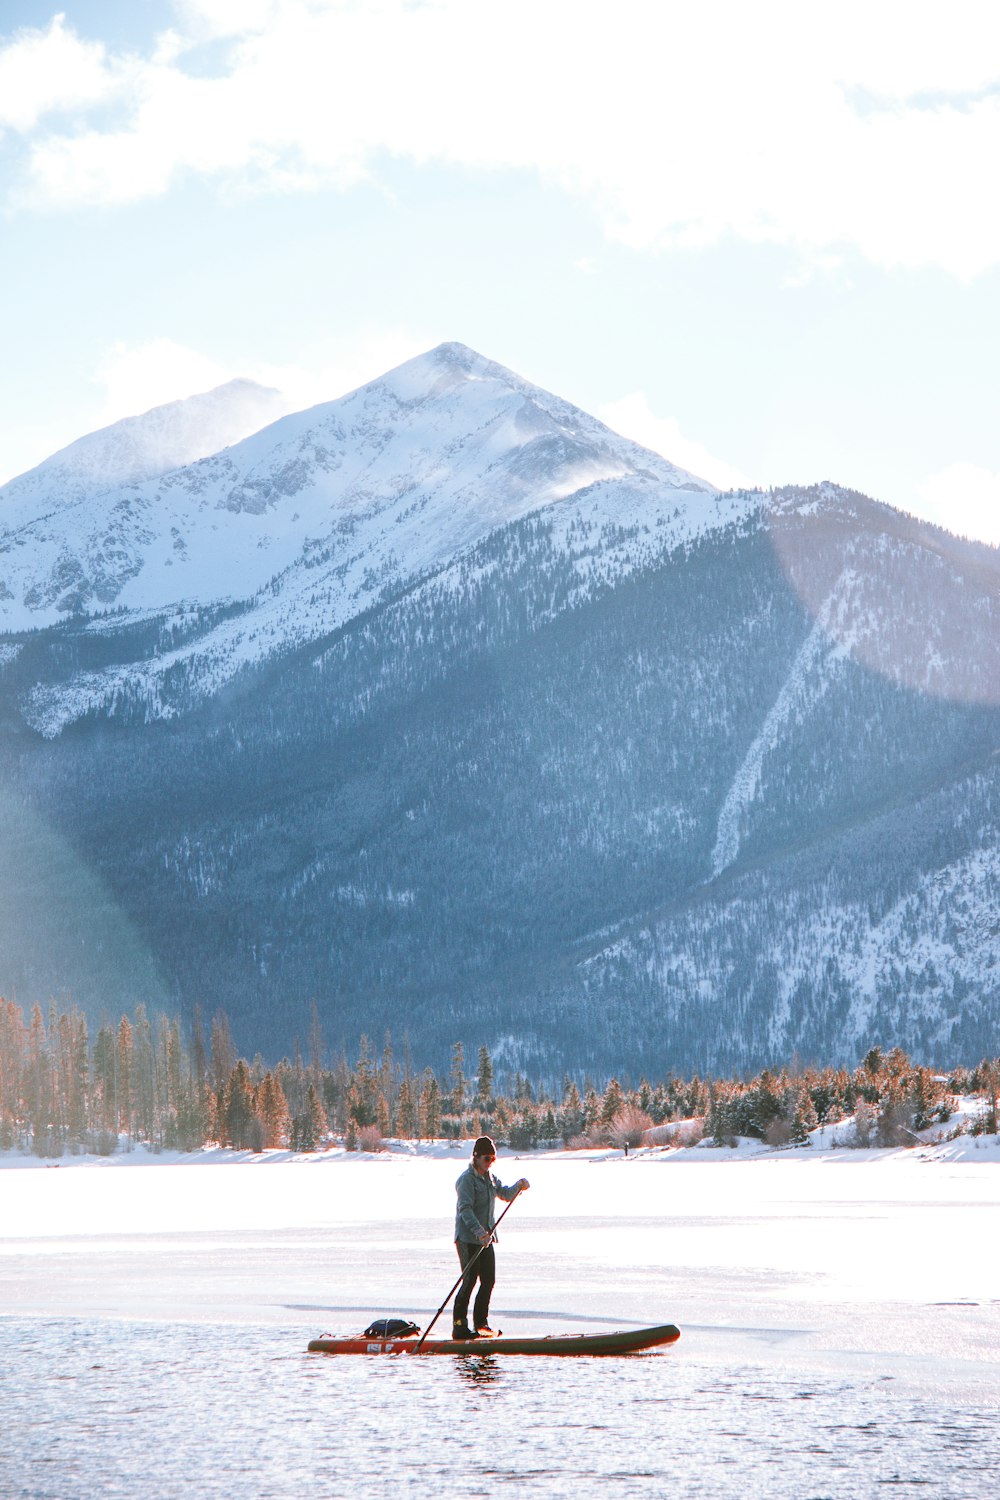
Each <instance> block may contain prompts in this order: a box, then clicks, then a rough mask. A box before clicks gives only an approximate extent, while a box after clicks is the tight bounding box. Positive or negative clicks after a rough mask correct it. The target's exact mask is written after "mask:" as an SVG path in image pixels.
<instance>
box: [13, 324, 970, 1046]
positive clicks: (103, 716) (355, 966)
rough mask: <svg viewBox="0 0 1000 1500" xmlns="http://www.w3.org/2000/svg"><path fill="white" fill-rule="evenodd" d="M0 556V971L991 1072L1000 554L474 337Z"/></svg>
mask: <svg viewBox="0 0 1000 1500" xmlns="http://www.w3.org/2000/svg"><path fill="white" fill-rule="evenodd" d="M175 532H176V535H175ZM175 543H177V544H178V545H175ZM46 549H48V550H46ZM88 549H89V550H88ZM60 559H63V560H64V562H65V568H64V570H63V572H62V574H61V576H60V578H59V579H58V580H56V579H54V577H53V568H54V567H55V566H56V564H57V563H59V560H60ZM167 561H169V562H170V564H171V566H169V567H168V566H166V563H167ZM4 563H5V565H8V564H9V566H10V567H11V568H13V567H15V566H16V567H17V568H19V569H20V570H21V571H20V573H18V574H17V577H16V578H15V577H14V575H13V574H12V573H11V572H6V573H5V574H3V575H0V576H3V577H5V578H9V579H12V581H13V582H15V583H16V585H17V587H12V588H11V589H10V593H11V595H12V597H11V598H8V599H7V600H6V605H7V607H8V609H9V610H10V611H11V612H12V617H16V618H17V619H19V620H21V621H29V622H34V627H33V628H31V629H28V628H23V629H20V630H19V631H14V632H10V633H8V635H7V636H6V638H3V639H0V786H2V787H3V788H4V792H5V796H6V799H7V800H6V802H5V803H0V813H2V814H3V816H4V819H5V821H4V829H5V841H4V840H0V843H3V852H4V858H5V861H6V864H5V868H6V869H7V870H8V871H9V872H10V874H11V878H16V876H17V872H19V871H21V872H30V878H26V880H25V885H24V890H23V891H22V892H21V899H20V903H19V905H18V907H17V911H16V919H12V920H11V921H10V922H8V923H7V924H6V925H5V926H4V929H3V931H2V932H0V992H2V990H3V989H4V988H8V987H16V989H17V993H18V995H19V996H20V997H22V998H24V999H29V998H34V997H35V996H36V995H38V996H39V998H41V999H42V1000H43V1001H44V1000H46V999H47V998H48V996H49V995H50V994H53V993H59V992H60V991H62V990H66V989H68V990H71V991H72V992H73V993H74V995H75V996H77V997H78V998H79V1000H80V1002H81V1003H83V1004H86V1005H89V1006H90V1007H91V1008H92V1009H93V1010H94V1012H95V1014H97V1013H99V1011H100V1008H101V1007H102V1006H105V1007H107V1006H112V1005H114V1004H117V1003H119V995H120V996H121V1000H122V1003H127V1004H129V1005H130V1004H132V1003H133V1002H134V997H135V993H136V990H135V985H136V983H139V982H140V980H139V979H138V978H137V976H145V978H142V980H141V984H142V985H145V986H147V987H148V988H147V990H146V991H145V992H148V993H149V994H150V995H153V994H154V993H155V994H168V995H176V996H177V997H178V999H179V1003H180V1004H181V1005H182V1007H184V1008H186V1009H189V1008H190V1007H191V1006H192V1005H193V1004H194V1003H196V1002H200V1003H202V1004H204V1005H206V1006H209V1005H210V1006H211V1007H212V1008H214V1007H215V1006H216V1005H220V1004H222V1005H225V1006H226V1008H227V1010H228V1011H229V1014H230V1017H231V1020H232V1022H233V1025H234V1029H235V1032H236V1035H237V1036H238V1038H239V1040H240V1045H241V1046H244V1047H246V1048H249V1049H250V1050H251V1051H252V1050H253V1048H254V1047H258V1046H259V1047H260V1049H261V1050H262V1052H264V1053H265V1054H267V1055H280V1053H281V1052H282V1051H285V1050H287V1048H288V1046H289V1045H290V1043H289V1037H294V1035H295V1034H296V1033H297V1034H298V1035H300V1036H303V1035H305V1034H306V1032H307V1030H308V1026H309V1009H310V1006H311V1003H312V1001H313V1000H314V999H315V1000H316V1002H317V1004H318V1005H319V1006H320V1009H321V1013H322V1015H323V1018H324V1022H325V1024H326V1026H327V1035H328V1037H329V1038H330V1039H331V1040H332V1041H335V1042H336V1041H337V1040H344V1041H345V1042H346V1043H347V1044H348V1045H349V1046H352V1045H354V1042H355V1040H356V1038H357V1036H358V1034H359V1033H360V1032H362V1031H364V1032H366V1033H367V1034H368V1035H375V1036H378V1035H380V1034H381V1032H382V1030H383V1028H385V1027H389V1028H391V1029H392V1030H393V1031H394V1032H395V1033H396V1034H397V1035H399V1034H400V1033H401V1032H402V1031H403V1030H404V1029H405V1030H406V1031H408V1033H409V1036H410V1039H411V1043H412V1045H413V1047H414V1049H415V1053H416V1055H418V1056H422V1057H426V1056H429V1055H434V1056H436V1057H438V1058H439V1059H444V1060H446V1059H447V1057H448V1055H449V1051H450V1047H451V1044H452V1042H453V1041H454V1040H455V1039H456V1038H457V1037H458V1036H461V1037H462V1039H463V1040H465V1041H466V1043H467V1044H468V1045H469V1046H471V1047H474V1046H477V1045H478V1044H479V1043H480V1042H482V1041H486V1042H487V1043H489V1042H490V1041H491V1040H494V1039H495V1040H498V1041H499V1039H500V1038H503V1037H510V1036H516V1037H517V1038H518V1046H519V1049H520V1050H519V1053H518V1056H519V1058H520V1059H521V1060H522V1063H521V1065H522V1066H527V1065H529V1064H530V1065H531V1066H535V1067H538V1068H540V1069H542V1070H550V1071H551V1072H552V1073H553V1074H556V1075H558V1074H559V1073H561V1071H562V1069H563V1068H564V1067H572V1068H578V1069H581V1070H586V1069H593V1070H596V1071H598V1072H606V1071H607V1070H609V1069H611V1070H619V1069H620V1070H622V1071H626V1072H629V1073H632V1074H635V1073H636V1072H638V1071H639V1070H641V1069H645V1070H647V1071H653V1070H658V1071H659V1072H661V1073H662V1072H663V1071H664V1070H665V1069H667V1068H669V1067H671V1066H675V1067H678V1068H684V1069H690V1068H704V1067H708V1066H711V1067H713V1068H719V1067H735V1068H740V1069H742V1068H744V1067H758V1066H760V1065H762V1064H763V1063H764V1062H772V1061H782V1060H785V1059H787V1057H788V1056H789V1055H790V1053H791V1052H792V1051H793V1050H794V1049H795V1048H798V1050H799V1052H800V1053H801V1054H802V1055H804V1056H807V1057H808V1056H814V1057H816V1058H817V1059H820V1060H835V1059H839V1058H843V1059H847V1060H850V1059H851V1058H852V1057H855V1056H856V1055H857V1052H858V1050H859V1049H860V1050H861V1051H864V1050H865V1049H866V1048H867V1047H868V1046H870V1045H874V1044H876V1043H878V1044H880V1045H889V1046H892V1045H896V1044H897V1043H898V1044H900V1045H903V1046H908V1047H910V1048H911V1049H914V1050H919V1051H920V1053H921V1055H922V1056H923V1057H925V1058H927V1059H928V1060H934V1061H939V1062H942V1063H944V1062H947V1061H955V1060H967V1061H975V1060H976V1058H977V1057H978V1056H979V1055H981V1054H982V1053H983V1052H988V1051H995V1050H996V1049H995V1042H994V1041H992V1040H991V1038H993V1037H995V1031H996V1027H997V1025H998V1024H1000V992H998V991H997V990H996V988H995V985H994V978H995V977H996V975H997V974H998V973H1000V941H998V935H997V930H996V923H995V922H994V920H993V918H992V908H993V903H994V899H995V893H996V890H997V889H1000V836H998V833H997V830H998V828H1000V760H998V758H997V752H998V750H1000V706H998V705H1000V603H998V601H1000V558H998V555H997V553H996V552H995V551H993V550H992V549H990V548H985V547H977V546H975V545H972V544H969V543H966V542H961V541H959V540H958V539H956V538H951V537H949V536H948V535H947V534H946V533H944V532H938V531H935V530H934V529H933V528H929V527H927V526H925V525H923V524H922V523H918V522H915V521H913V520H911V519H910V518H907V517H905V516H901V515H899V514H898V513H896V512H894V511H892V510H891V509H889V508H888V507H885V506H882V505H879V504H877V503H876V502H874V501H872V500H869V499H867V498H866V497H864V496H861V495H858V494H856V493H853V492H850V491H846V490H843V489H841V488H838V487H837V486H835V485H832V484H821V485H817V486H815V487H812V488H808V489H803V488H788V489H784V490H779V491H776V492H772V493H771V494H769V495H766V496H765V495H762V494H759V493H749V494H744V493H736V494H730V495H719V494H717V493H715V492H714V491H712V490H711V489H710V488H709V487H707V486H704V485H701V484H700V483H699V482H698V481H697V480H694V479H692V477H691V476H689V475H685V474H683V473H682V472H680V471H677V470H675V469H673V468H672V467H671V466H670V465H669V464H666V463H665V462H664V461H663V460H659V459H657V458H655V457H654V456H653V455H651V454H647V453H645V452H644V451H643V450H641V449H637V448H635V447H634V445H632V444H629V443H626V442H625V441H624V440H623V439H620V438H617V437H615V435H614V434H612V433H610V432H608V431H607V429H605V428H603V427H601V426H600V424H599V423H596V422H594V421H593V420H592V419H591V418H589V417H587V416H585V414H583V413H580V412H577V411H575V410H574V409H573V408H571V407H567V406H566V405H565V403H562V402H560V401H559V400H558V399H557V398H556V397H552V396H548V395H547V394H546V393H544V392H541V391H538V390H536V389H535V388H534V387H530V386H528V385H527V384H526V383H525V382H523V381H521V380H520V379H519V378H518V377H517V376H514V375H511V374H510V372H507V371H504V370H502V369H501V368H500V367H498V366H495V365H492V364H490V363H489V362H488V361H486V360H484V359H482V358H481V357H480V356H478V355H475V354H473V353H472V352H471V351H469V350H466V349H463V348H462V347H461V346H456V345H445V346H442V348H441V349H438V350H435V351H432V353H431V354H429V355H426V356H423V357H422V358H421V359H419V360H416V361H412V362H411V363H410V364H409V365H406V366H403V367H402V368H401V369H400V370H398V371H394V372H392V373H391V374H390V375H388V376H386V377H384V378H383V379H382V380H380V381H375V382H373V383H372V384H371V385H370V386H367V387H365V388H363V389H362V390H360V391H358V392H355V393H353V394H352V395H351V396H348V397H345V398H344V399H343V400H342V401H338V402H333V403H330V404H328V405H324V406H322V407H319V408H315V409H314V410H313V411H310V412H304V413H297V414H295V415H294V416H291V417H288V418H284V419H282V420H281V421H279V422H278V423H276V424H272V425H271V426H270V427H268V428H265V429H263V430H262V431H260V432H258V433H256V434H254V435H253V436H251V437H250V438H248V439H247V440H245V441H244V442H241V443H239V444H237V445H235V446H234V447H231V448H229V449H227V450H225V451H223V452H220V453H218V454H215V455H212V456H210V457H208V458H206V459H204V460H201V461H199V462H197V463H194V464H191V465H187V466H184V467H182V468H180V469H177V470H175V471H173V472H171V473H169V474H166V475H163V476H160V477H159V478H151V479H148V480H144V481H142V482H139V483H136V484H134V485H130V486H124V487H118V488H116V489H112V490H110V491H105V492H103V493H102V494H99V495H97V496H94V497H91V499H90V500H89V501H87V502H86V503H85V504H83V503H81V504H78V505H75V506H74V505H70V506H68V507H65V508H64V509H63V510H61V511H59V512H58V513H57V514H56V513H54V514H53V515H50V516H49V518H48V519H47V520H46V519H43V518H42V517H41V516H38V517H36V518H35V520H34V522H33V524H32V530H31V539H30V542H29V540H25V541H24V542H23V545H22V546H21V547H19V548H18V547H16V545H12V546H11V549H10V551H9V552H8V553H6V554H4ZM74 569H75V571H74ZM102 570H103V572H102ZM74 580H75V581H74ZM56 583H58V585H59V586H60V587H63V590H64V592H63V593H62V594H59V593H58V591H56V592H55V593H54V592H53V587H54V584H56ZM98 585H99V586H100V588H101V590H102V591H103V592H104V593H105V594H106V595H107V597H108V600H109V602H112V603H113V608H112V609H111V610H110V611H109V612H103V613H102V612H96V613H95V612H90V611H93V610H94V609H95V605H96V604H97V603H98V602H99V598H100V596H99V595H98V593H97V588H98ZM45 620H50V621H51V622H52V623H50V624H48V625H42V626H41V628H35V627H38V625H39V624H40V622H42V621H45ZM43 853H44V857H42V855H43ZM53 861H55V862H56V863H58V865H59V870H57V871H56V872H55V873H53V874H51V875H49V874H47V866H48V865H49V864H51V863H53ZM60 872H61V873H60ZM57 877H58V878H57ZM33 903H36V904H37V905H38V908H39V916H38V919H37V920H36V919H33V917H32V904H33ZM64 906H69V907H70V908H71V910H70V911H69V912H68V913H67V919H66V920H64V919H63V918H62V917H59V918H58V919H57V920H55V921H54V920H53V918H52V913H53V912H56V913H59V912H61V911H62V909H63V907H64ZM43 918H44V920H43ZM40 935H46V936H45V937H44V938H43V937H40ZM54 937H58V938H59V941H58V942H56V941H54V940H50V939H53V938H54Z"/></svg>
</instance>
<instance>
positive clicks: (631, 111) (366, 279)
mask: <svg viewBox="0 0 1000 1500" xmlns="http://www.w3.org/2000/svg"><path fill="white" fill-rule="evenodd" d="M998 160H1000V7H997V6H996V4H995V3H994V0H987V3H979V0H951V4H949V5H948V6H947V7H945V6H944V5H942V4H941V3H940V0H932V3H927V0H904V3H898V0H864V3H853V0H843V3H841V4H839V5H837V6H826V7H820V6H818V5H803V4H802V3H801V0H791V3H785V0H739V3H730V0H701V3H699V4H694V3H693V0H688V3H685V4H680V3H675V0H652V3H648V0H617V3H615V4H614V5H612V4H611V3H610V0H503V3H499V0H64V3H63V4H61V5H60V6H59V8H58V9H57V8H56V7H55V6H54V5H52V4H49V3H46V0H0V403H2V411H3V422H2V424H0V482H2V481H5V480H6V479H9V478H11V477H12V476H13V475H15V474H18V473H21V472H23V471H25V470H26V469H28V468H30V467H32V466H33V465H34V464H35V463H38V462H40V461H41V459H43V458H44V457H46V456H47V455H48V454H50V453H52V452H54V451H55V450H56V449H58V448H60V447H62V446H64V445H65V444H66V443H68V442H70V441H72V440H73V439H74V438H76V437H78V436H81V435H82V434H83V433H85V432H89V431H92V430H94V429H95V428H98V427H101V426H104V425H106V424H108V423H109V422H112V421H115V420H117V419H118V418H120V417H123V416H126V415H130V414H133V413H135V412H140V411H144V410H147V409H148V408H149V407H151V406H154V405H157V404H159V403H161V402H165V401H169V400H174V399H177V398H179V397H182V396H186V395H191V394H193V393H195V392H196V391H203V390H207V389H210V388H211V387H212V386H215V385H218V384H221V383H222V382H223V381H225V380H228V379H230V378H232V377H234V376H237V375H242V376H246V377H249V378H251V379H255V380H258V381H261V382H262V383H264V384H267V385H273V386H277V387H278V388H279V389H281V390H282V391H283V392H284V393H285V395H286V398H287V401H288V404H289V407H290V408H293V407H294V408H301V407H304V406H309V405H313V404H315V403H316V402H320V401H327V400H332V399H334V398H335V397H337V396H340V395H343V394H344V393H345V392H347V391H348V390H351V389H353V388H354V387H355V386H357V385H358V384H361V383H362V382H364V381H366V380H369V379H372V378H374V377H376V376H378V375H379V374H382V373H384V371H386V370H387V369H389V368H391V367H392V366H393V365H395V364H398V363H400V362H401V361H402V360H404V359H407V358H409V357H411V356H412V355H415V354H418V353H420V352H422V351H423V350H425V349H428V348H431V347H433V346H434V345H435V344H438V343H440V342H442V341H443V340H450V339H457V340H460V341H461V342H463V343H466V344H469V345H471V346H472V347H473V348H475V349H477V350H478V351H479V352H480V353H482V354H484V355H486V356H488V357H490V358H492V359H495V360H498V361H499V362H500V363H501V364H504V365H507V366H508V367H510V368H511V369H513V370H515V371H517V372H518V373H519V374H520V375H522V376H524V377H525V378H527V379H529V380H532V381H535V382H536V383H537V384H539V385H541V386H544V387H545V388H546V389H548V390H551V391H555V392H557V393H558V394H559V395H560V396H563V397H565V398H566V399H568V400H570V401H573V402H575V403H576V404H577V405H579V406H581V407H583V408H584V409H586V410H587V411H589V412H591V413H592V414H594V415H595V416H598V417H600V418H602V419H603V420H604V421H606V422H608V423H609V425H611V426H613V427H614V428H616V430H618V431H620V432H623V433H625V434H626V435H627V436H629V437H632V438H635V439H637V440H638V441H640V442H643V443H645V444H646V445H647V446H649V447H653V448H655V449H657V450H658V451H659V452H661V453H663V454H664V456H665V457H667V458H668V459H670V460H672V461H673V462H675V463H678V464H680V465H681V466H682V467H685V468H688V469H691V470H693V471H694V472H695V473H697V474H700V475H702V476H703V477H705V478H708V479H710V480H712V481H713V482H714V483H716V484H718V485H720V486H722V487H729V486H733V485H744V484H755V485H762V486H770V485H780V484H811V483H816V482H818V481H820V480H824V479H831V480H834V481H837V482H839V483H841V484H845V485H848V486H851V487H853V488H855V489H859V490H861V491H863V492H864V493H866V494H869V495H871V496H873V497H875V498H876V499H880V500H884V501H887V502H889V503H890V504H892V505H896V506H898V507H900V508H902V509H905V510H909V511H914V512H916V513H918V514H922V515H926V516H928V517H930V518H931V519H933V520H936V521H938V522H939V523H940V524H943V525H946V526H948V527H949V529H951V530H954V531H958V532H960V533H962V534H966V535H973V536H979V537H983V538H985V539H986V540H989V541H992V542H995V543H998V544H1000V422H998V421H997V414H998V413H997V396H998V385H1000V381H998V376H997V349H998V337H997V335H998V332H1000V202H998V195H997V192H996V187H995V179H996V176H997V163H998ZM991 184H993V185H992V186H991Z"/></svg>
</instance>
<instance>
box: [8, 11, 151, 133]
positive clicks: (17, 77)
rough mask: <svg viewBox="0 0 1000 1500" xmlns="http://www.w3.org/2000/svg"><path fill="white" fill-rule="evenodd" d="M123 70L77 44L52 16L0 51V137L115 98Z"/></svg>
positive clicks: (97, 50) (93, 46)
mask: <svg viewBox="0 0 1000 1500" xmlns="http://www.w3.org/2000/svg"><path fill="white" fill-rule="evenodd" d="M124 71H125V70H124V69H123V68H122V67H121V66H119V65H115V64H109V62H108V59H107V55H106V52H105V49H104V47H103V46H101V44H100V43H98V42H85V41H81V40H80V38H79V37H77V36H75V35H74V33H73V32H72V31H70V30H68V29H67V27H66V22H65V18H64V17H63V16H62V15H57V16H55V17H54V19H53V20H52V21H51V22H50V24H49V25H48V26H47V27H46V28H45V29H44V30H23V31H19V32H17V33H15V35H14V38H13V40H12V41H10V42H8V43H7V45H6V46H4V47H0V132H2V131H3V130H4V129H9V130H14V131H18V132H21V133H24V132H27V131H31V130H34V129H35V127H36V126H37V125H38V124H39V122H40V121H41V120H42V119H44V118H45V116H47V115H49V114H51V113H53V112H60V113H74V112H77V111H80V110H86V109H88V108H90V107H91V106H92V105H95V104H101V103H104V102H106V101H108V100H109V99H111V98H113V97H115V96H116V95H117V94H119V92H120V91H121V88H122V82H123V73H124Z"/></svg>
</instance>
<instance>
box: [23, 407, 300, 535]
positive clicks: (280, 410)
mask: <svg viewBox="0 0 1000 1500" xmlns="http://www.w3.org/2000/svg"><path fill="white" fill-rule="evenodd" d="M287 409H288V407H287V402H286V401H285V399H284V398H283V397H282V395H281V394H280V392H279V391H275V390H270V389H268V388H267V387H265V386H261V385H257V384H255V383H254V382H253V381H252V380H231V381H229V382H228V383H227V384H226V385H222V386H218V387H217V388H216V389H215V390H212V391H206V392H205V393H204V394H203V395H199V396H190V397H188V398H187V399H185V400H183V401H172V402H170V403H169V404H168V405H166V406H156V407H154V408H153V409H152V410H151V411H148V412H145V413H144V414H143V415H141V416H136V417H126V418H124V419H123V420H122V421H119V422H115V423H113V424H112V425H111V426H110V427H104V428H102V429H101V430H100V431H99V432H91V433H88V434H87V435H86V436H85V437H82V438H77V440H76V441H75V442H73V443H70V444H69V446H68V447H66V448H61V449H60V450H59V452H58V453H53V454H52V456H51V457H50V458H47V459H45V460H44V462H43V463H41V464H39V465H38V466H37V467H36V468H34V469H30V470H29V471H28V472H27V473H26V474H21V475H19V476H18V477H17V478H16V479H11V480H9V481H8V483H7V484H5V485H3V486H0V537H2V536H3V535H4V534H5V533H10V532H15V531H17V530H19V529H20V528H21V527H22V526H28V525H30V524H31V523H32V522H34V521H38V520H39V519H40V518H41V517H42V516H44V515H47V514H50V513H51V512H52V511H54V510H59V509H62V508H63V507H64V506H69V505H75V504H76V503H77V502H78V501H80V500H85V499H87V498H88V497H90V496H93V495H96V494H99V493H100V492H101V491H102V490H106V489H111V488H113V487H114V486H117V485H131V484H137V483H139V482H140V481H142V480H144V479H153V478H156V477H158V476H159V475H162V474H166V473H168V472H169V471H170V470H171V469H177V468H180V467H181V466H182V465H184V464H190V463H194V462H195V461H196V460H197V459H199V458H205V457H206V456H207V455H208V454H210V453H218V452H219V450H220V449H221V448H226V447H228V446H229V444H230V443H236V442H239V440H240V439H241V438H245V437H247V436H248V435H249V434H250V433H253V432H257V431H258V430H259V429H260V428H261V427H263V426H264V425H265V424H266V423H269V422H273V421H275V419H276V418H277V417H279V416H281V415H283V414H284V412H285V411H287ZM82 524H83V525H84V527H85V526H86V522H85V521H84V522H83V523H82Z"/></svg>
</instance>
